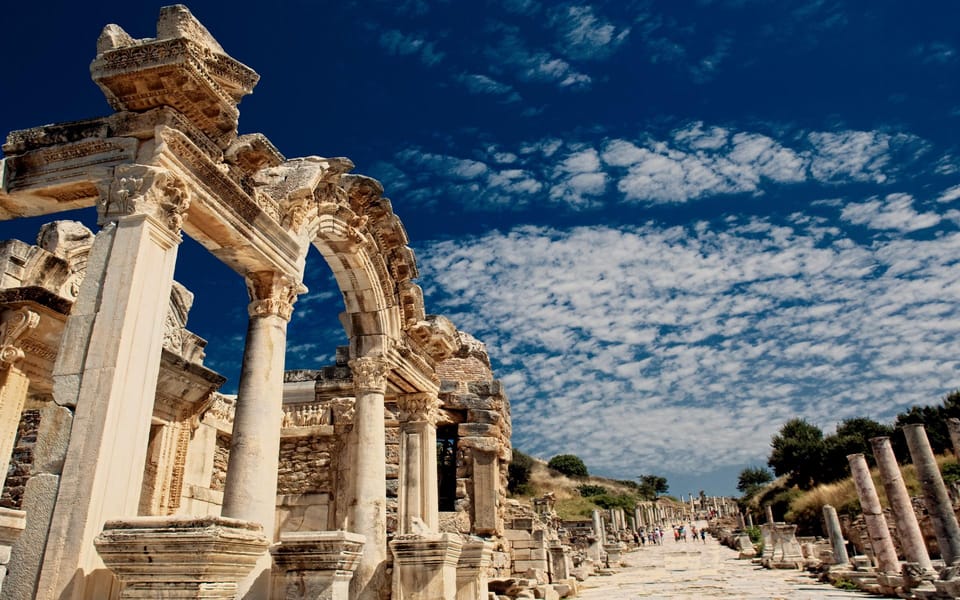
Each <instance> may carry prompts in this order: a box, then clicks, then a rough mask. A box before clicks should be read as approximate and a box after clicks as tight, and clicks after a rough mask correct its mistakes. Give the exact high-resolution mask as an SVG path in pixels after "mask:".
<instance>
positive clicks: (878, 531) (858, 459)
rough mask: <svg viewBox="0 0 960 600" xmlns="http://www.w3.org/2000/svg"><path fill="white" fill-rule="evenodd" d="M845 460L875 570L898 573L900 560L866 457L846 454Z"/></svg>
mask: <svg viewBox="0 0 960 600" xmlns="http://www.w3.org/2000/svg"><path fill="white" fill-rule="evenodd" d="M847 461H849V463H850V474H851V475H852V476H853V483H854V485H855V486H856V488H857V496H858V497H859V498H860V508H861V509H862V510H863V520H864V522H865V523H866V525H867V533H868V534H869V535H870V546H871V547H872V548H873V555H874V557H875V558H876V560H877V570H878V571H880V572H881V573H887V574H894V575H896V574H899V573H900V560H899V559H898V558H897V552H896V549H895V548H894V546H893V540H892V539H891V538H890V529H889V528H888V527H887V519H886V518H885V517H884V516H883V507H882V506H881V505H880V497H879V496H878V495H877V488H876V487H875V486H874V485H873V478H872V477H871V476H870V467H868V466H867V459H866V458H864V456H863V454H851V455H849V456H847Z"/></svg>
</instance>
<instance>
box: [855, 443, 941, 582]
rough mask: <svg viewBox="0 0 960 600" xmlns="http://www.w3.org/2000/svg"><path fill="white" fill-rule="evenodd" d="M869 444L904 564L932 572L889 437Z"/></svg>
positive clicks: (921, 534) (928, 556)
mask: <svg viewBox="0 0 960 600" xmlns="http://www.w3.org/2000/svg"><path fill="white" fill-rule="evenodd" d="M870 444H871V445H872V446H873V456H874V457H875V458H876V459H877V468H878V469H879V470H880V481H881V482H882V483H883V489H884V491H885V492H886V494H887V502H889V503H890V511H891V512H892V513H893V520H894V521H895V522H896V524H897V537H898V538H899V539H900V546H901V547H902V548H903V554H904V558H906V560H907V562H911V563H915V564H916V565H917V567H918V568H919V569H921V570H922V571H925V572H932V571H933V564H932V563H931V562H930V554H929V553H928V552H927V546H926V544H925V543H924V541H923V532H922V531H921V530H920V524H919V523H918V522H917V514H916V513H915V512H914V511H913V503H912V502H911V501H910V494H909V493H908V492H907V486H906V484H905V483H904V482H903V476H902V474H901V473H900V465H898V464H897V457H896V455H895V454H894V453H893V446H891V445H890V438H888V437H875V438H873V439H871V440H870Z"/></svg>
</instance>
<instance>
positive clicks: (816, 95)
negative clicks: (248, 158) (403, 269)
mask: <svg viewBox="0 0 960 600" xmlns="http://www.w3.org/2000/svg"><path fill="white" fill-rule="evenodd" d="M83 4H86V3H66V2H64V3H49V2H36V3H16V4H15V5H13V6H10V7H5V9H4V11H5V17H6V22H7V24H8V26H7V27H6V28H5V37H4V41H5V44H4V45H5V48H6V50H7V59H6V60H5V69H4V85H3V92H2V94H0V109H2V110H0V130H2V131H4V132H6V131H10V130H13V129H22V128H27V127H31V126H35V125H39V124H43V123H50V122H59V121H69V120H76V119H81V118H87V117H94V116H100V115H105V114H108V113H109V112H110V110H109V108H108V106H107V104H106V102H105V101H104V99H103V97H102V94H101V93H100V92H99V91H98V89H97V88H96V86H95V85H94V84H93V83H92V82H91V81H90V78H89V72H88V65H89V63H90V61H91V60H92V59H93V58H94V53H95V43H96V38H97V36H98V34H99V31H100V29H101V28H102V27H103V25H105V24H107V23H117V24H119V25H121V26H122V27H123V28H124V29H126V30H127V31H128V32H129V33H130V34H131V35H133V36H134V37H150V36H152V35H154V31H155V30H154V23H155V20H156V16H157V14H158V10H159V6H160V5H159V4H158V5H156V6H150V5H146V4H144V5H140V3H131V2H100V3H97V5H96V6H95V7H92V8H91V7H88V6H82V5H83ZM189 6H190V8H191V10H192V11H193V13H194V14H195V15H196V16H197V17H198V18H199V19H200V20H201V22H203V23H204V24H205V25H206V26H207V28H208V29H209V30H210V31H211V32H212V33H213V35H214V36H215V37H216V38H217V39H218V40H219V41H220V43H221V44H222V45H223V47H224V48H225V49H226V50H227V52H229V53H230V54H231V55H232V56H233V57H234V58H237V59H238V60H240V61H242V62H244V63H246V64H247V65H249V66H250V67H252V68H254V69H255V70H256V71H258V72H259V73H260V75H261V77H262V78H261V81H260V83H259V85H258V87H257V88H256V90H255V91H254V94H253V95H252V96H249V97H247V98H245V99H244V100H243V102H242V103H241V105H240V112H241V116H240V131H241V132H242V133H248V132H262V133H264V134H266V135H267V136H268V137H269V138H270V139H271V140H272V141H273V143H274V144H275V145H276V146H277V147H278V148H279V149H280V150H281V151H282V152H283V153H284V154H285V155H286V156H287V157H295V156H304V155H314V154H315V155H321V156H347V157H349V158H350V159H351V160H353V161H354V163H356V165H357V167H356V170H355V172H358V173H363V174H367V175H371V176H374V177H377V178H378V179H380V180H381V181H382V182H383V183H384V186H385V188H386V195H387V196H388V197H390V198H391V199H392V201H393V205H394V208H395V211H396V212H397V214H398V215H399V216H400V218H401V219H402V220H403V223H404V225H405V227H406V229H407V231H408V233H409V235H410V239H411V246H412V247H413V248H414V250H415V251H416V253H417V256H418V260H419V266H420V273H421V278H420V280H419V283H420V284H421V285H422V286H423V288H424V291H425V294H426V302H427V310H428V312H432V313H439V314H444V315H446V316H448V317H450V318H451V319H452V320H453V321H454V323H456V324H457V326H458V327H459V328H461V329H463V330H465V331H469V332H472V333H474V334H475V335H476V336H477V337H478V338H480V339H481V340H483V341H484V342H486V343H487V345H488V349H489V352H490V354H491V357H492V360H493V362H494V366H495V368H496V372H497V375H498V376H499V377H500V378H501V379H502V380H503V381H504V382H505V384H506V386H507V390H508V393H509V395H510V398H511V401H512V405H513V420H514V444H515V446H516V447H518V448H520V449H522V450H524V451H525V452H528V453H531V454H534V455H537V456H540V457H542V458H545V459H546V458H550V457H551V456H553V455H555V454H559V453H568V452H572V453H575V454H577V455H579V456H581V457H582V458H583V459H584V461H585V462H586V463H587V466H588V467H589V469H590V470H591V472H594V473H597V474H603V475H608V476H614V477H618V478H634V477H637V476H639V475H641V474H649V473H655V474H661V475H664V476H667V477H668V479H669V481H670V484H671V490H672V491H673V492H674V493H678V494H679V493H687V492H690V491H693V492H696V491H698V490H700V489H705V490H706V491H707V492H708V493H712V494H719V493H734V492H735V490H734V486H735V482H736V474H737V473H738V472H739V470H740V469H742V468H743V467H744V466H747V465H759V464H762V463H764V462H765V459H766V456H767V453H768V450H769V440H770V436H771V435H772V434H773V433H775V431H776V430H777V429H778V427H779V426H780V425H781V424H782V423H783V422H784V421H785V420H787V419H789V418H791V417H794V416H800V417H805V418H807V419H808V420H810V421H812V422H814V423H816V424H818V425H820V426H822V427H823V428H824V429H825V430H827V431H830V430H831V429H832V428H833V427H834V425H835V424H836V423H837V422H838V421H839V420H841V419H844V418H849V417H854V416H868V417H872V418H875V419H878V420H882V421H886V420H890V419H891V418H892V417H893V416H894V415H895V414H896V413H897V412H898V411H900V410H903V409H904V408H906V407H907V406H909V405H911V404H930V403H935V402H938V401H939V400H940V398H942V397H943V396H944V395H945V394H946V393H947V392H949V391H951V390H953V389H955V388H957V387H960V378H958V366H960V363H958V361H960V358H958V357H960V304H958V302H957V300H958V296H960V210H958V207H960V93H958V92H960V36H958V34H957V30H956V23H957V22H960V5H958V4H957V3H956V2H952V1H946V0H944V1H929V2H922V3H902V2H876V1H871V2H839V1H837V2H828V1H825V0H804V1H797V2H790V3H784V2H775V1H772V0H771V1H763V0H726V1H724V0H698V1H675V0H671V1H662V2H657V1H640V2H635V1H630V0H627V1H622V0H621V1H617V2H600V1H595V2H549V3H547V2H539V1H536V0H503V1H501V2H496V1H486V2H485V1H478V2H452V1H450V2H441V1H437V2H417V1H412V2H404V1H392V2H337V3H320V2H307V1H301V2H284V1H278V2H273V3H257V4H245V3H210V2H200V3H193V4H190V5H189ZM11 25H12V26H11ZM79 218H83V219H85V220H87V221H88V222H89V221H91V220H92V219H91V215H89V214H86V215H79ZM37 227H38V223H37V222H30V223H17V224H11V223H5V224H0V237H3V238H9V237H20V238H24V239H30V238H31V237H32V236H33V235H35V231H36V228H37ZM311 264H312V265H313V268H311V270H310V272H309V273H308V275H307V281H306V284H307V286H308V287H309V288H310V292H309V293H308V294H306V295H305V296H302V297H301V299H300V301H299V302H298V304H297V309H296V311H295V316H294V319H293V321H292V323H291V332H290V348H289V353H288V359H287V365H288V367H289V368H310V367H315V366H318V365H320V364H324V363H327V362H329V361H330V360H331V359H332V356H333V349H334V347H335V346H336V345H340V344H343V343H344V341H345V338H344V334H343V332H342V330H341V329H340V327H339V324H338V322H337V314H338V313H339V312H340V311H341V310H342V302H341V300H340V297H339V293H338V291H337V289H336V287H335V286H334V283H333V280H332V278H331V276H330V274H329V270H328V269H327V268H326V266H325V265H324V264H323V263H322V261H321V259H320V257H319V256H318V255H315V256H314V257H313V258H312V260H311ZM177 278H178V279H179V280H180V281H182V282H183V283H185V284H186V285H187V286H188V287H190V288H191V289H192V290H193V291H194V292H195V293H196V295H197V300H196V304H195V308H194V311H193V313H192V314H191V319H190V323H189V326H190V327H191V329H193V330H194V331H196V332H197V333H198V334H200V335H202V336H204V337H205V338H207V339H208V340H209V341H210V345H209V346H208V354H207V364H209V365H210V366H212V367H213V368H216V369H218V370H219V371H221V372H222V373H223V374H225V375H227V376H228V377H230V379H231V380H230V382H228V384H227V386H226V389H227V391H230V390H231V389H235V385H236V383H235V382H236V376H237V373H238V365H237V363H238V362H239V360H240V356H241V353H242V336H243V333H244V330H245V322H246V317H245V305H246V298H245V292H244V289H243V285H242V282H241V281H240V278H239V277H236V276H235V275H234V274H232V273H231V272H229V271H227V270H226V269H224V268H223V267H220V266H219V265H218V264H217V263H216V261H215V260H214V259H212V258H210V257H209V256H206V255H205V253H204V252H202V251H200V250H199V248H198V246H197V245H196V244H195V243H193V242H190V241H187V242H185V243H184V246H183V249H182V251H181V259H180V262H179V264H178V270H177Z"/></svg>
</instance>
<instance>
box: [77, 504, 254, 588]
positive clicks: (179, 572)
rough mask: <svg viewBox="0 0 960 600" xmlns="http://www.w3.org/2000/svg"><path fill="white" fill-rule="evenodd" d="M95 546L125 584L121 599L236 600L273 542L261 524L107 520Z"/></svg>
mask: <svg viewBox="0 0 960 600" xmlns="http://www.w3.org/2000/svg"><path fill="white" fill-rule="evenodd" d="M94 544H95V545H96V548H97V552H99V553H100V557H101V558H102V559H103V562H104V564H105V565H106V566H107V568H108V569H110V570H111V571H113V574H114V575H116V577H117V579H119V580H120V582H121V584H122V585H123V587H122V590H121V592H120V598H121V599H133V598H136V599H142V600H148V599H149V600H155V599H156V598H196V599H200V598H203V599H213V598H221V599H224V600H227V599H231V600H232V599H234V598H236V596H237V592H238V588H237V582H238V581H240V580H241V579H242V578H243V577H244V576H245V575H246V574H247V573H249V572H250V570H251V569H252V568H253V567H254V565H255V564H256V562H257V559H258V558H259V557H260V556H261V555H262V554H263V553H264V551H266V549H267V546H268V545H269V542H268V541H267V538H266V536H264V535H263V529H262V528H261V527H260V524H259V523H250V522H245V521H239V520H236V519H226V518H221V517H203V518H192V517H135V518H131V519H125V520H117V521H108V522H107V523H106V525H104V529H103V532H101V533H100V535H98V536H97V537H96V539H95V540H94Z"/></svg>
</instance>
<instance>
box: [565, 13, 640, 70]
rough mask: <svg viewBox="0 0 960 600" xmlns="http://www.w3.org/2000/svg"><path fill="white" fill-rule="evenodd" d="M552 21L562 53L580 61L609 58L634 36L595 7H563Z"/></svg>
mask: <svg viewBox="0 0 960 600" xmlns="http://www.w3.org/2000/svg"><path fill="white" fill-rule="evenodd" d="M551 21H552V23H553V24H554V26H555V27H556V28H557V30H558V33H559V35H560V41H559V44H558V50H559V51H560V52H562V53H563V54H566V55H567V56H570V57H572V58H575V59H580V60H587V59H598V58H605V57H607V56H609V55H610V54H612V53H613V52H614V51H615V50H616V49H617V48H618V47H619V46H620V45H621V44H622V43H623V42H624V40H626V39H627V36H628V35H629V34H630V28H629V27H622V28H618V27H617V26H616V25H614V24H613V23H611V22H610V21H608V20H606V19H604V18H603V17H599V16H597V14H596V12H595V11H594V8H593V7H591V6H562V7H560V8H559V9H557V10H556V11H555V12H554V15H553V18H552V19H551Z"/></svg>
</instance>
